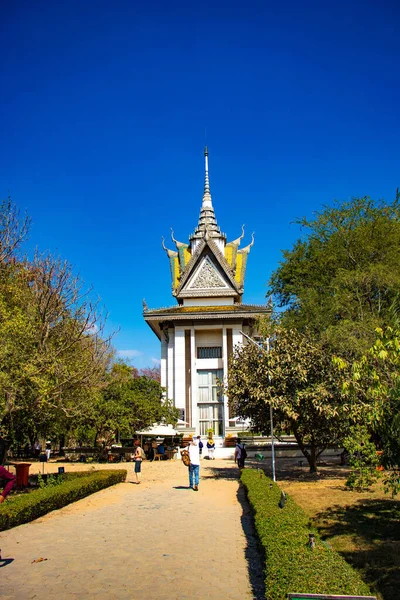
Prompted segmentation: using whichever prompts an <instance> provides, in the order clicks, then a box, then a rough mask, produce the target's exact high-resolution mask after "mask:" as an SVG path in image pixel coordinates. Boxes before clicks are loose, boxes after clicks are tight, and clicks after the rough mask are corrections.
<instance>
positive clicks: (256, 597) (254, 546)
mask: <svg viewBox="0 0 400 600" xmlns="http://www.w3.org/2000/svg"><path fill="white" fill-rule="evenodd" d="M210 472H211V475H210V474H209V473H210ZM207 477H208V478H211V479H227V480H229V481H237V480H238V479H239V477H240V471H239V469H237V468H232V467H230V468H229V467H212V468H210V469H207ZM237 499H238V501H239V503H240V505H241V507H242V516H241V523H242V529H243V532H244V534H245V536H246V542H247V546H246V550H245V557H246V562H247V571H248V574H249V580H250V585H251V588H252V594H253V595H252V597H253V600H265V583H264V568H265V558H264V552H263V549H262V546H261V544H260V543H259V541H258V536H257V533H256V529H255V526H254V518H253V513H252V511H251V508H250V504H249V502H248V500H247V497H246V492H245V488H244V487H243V486H242V485H241V484H240V486H239V489H238V492H237Z"/></svg>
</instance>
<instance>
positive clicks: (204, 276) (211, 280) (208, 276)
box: [186, 256, 230, 290]
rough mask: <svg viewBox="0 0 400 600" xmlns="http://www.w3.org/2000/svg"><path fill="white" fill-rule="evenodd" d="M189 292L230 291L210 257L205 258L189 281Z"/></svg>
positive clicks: (187, 287)
mask: <svg viewBox="0 0 400 600" xmlns="http://www.w3.org/2000/svg"><path fill="white" fill-rule="evenodd" d="M186 289H187V290H210V289H211V290H215V289H224V290H228V289H230V286H228V284H227V282H226V281H225V280H224V279H223V278H222V276H221V275H220V273H219V272H218V271H217V268H216V267H215V265H214V264H213V263H212V261H211V259H210V257H209V256H206V257H204V259H203V260H202V261H201V263H200V265H199V266H198V268H197V269H196V271H195V273H194V274H193V276H192V277H191V278H190V279H189V282H188V284H187V286H186Z"/></svg>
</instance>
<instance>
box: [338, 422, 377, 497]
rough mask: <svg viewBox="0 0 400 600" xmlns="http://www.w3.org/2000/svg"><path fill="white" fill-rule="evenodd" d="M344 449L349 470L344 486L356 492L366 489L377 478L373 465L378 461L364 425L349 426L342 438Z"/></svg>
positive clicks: (374, 447)
mask: <svg viewBox="0 0 400 600" xmlns="http://www.w3.org/2000/svg"><path fill="white" fill-rule="evenodd" d="M343 446H344V449H345V450H346V451H347V453H348V455H349V465H350V467H351V472H350V475H349V477H348V478H347V481H346V487H348V488H349V489H351V490H356V491H357V492H362V491H364V490H368V489H369V488H370V487H371V485H372V484H373V483H374V481H375V480H376V479H377V471H376V469H375V467H376V466H377V465H378V463H379V459H378V455H377V453H376V446H375V444H374V443H373V441H372V440H371V434H370V432H369V430H368V428H367V427H366V426H365V425H356V426H355V427H353V428H351V430H350V432H349V435H347V436H346V437H345V438H344V440H343Z"/></svg>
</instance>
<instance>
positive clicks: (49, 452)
mask: <svg viewBox="0 0 400 600" xmlns="http://www.w3.org/2000/svg"><path fill="white" fill-rule="evenodd" d="M50 454H51V441H50V440H47V442H46V461H47V462H49V460H50Z"/></svg>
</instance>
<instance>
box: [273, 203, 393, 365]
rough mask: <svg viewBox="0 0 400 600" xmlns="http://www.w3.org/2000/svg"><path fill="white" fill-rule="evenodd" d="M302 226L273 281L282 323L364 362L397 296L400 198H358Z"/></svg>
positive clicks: (300, 222) (319, 213)
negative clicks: (282, 310) (363, 355)
mask: <svg viewBox="0 0 400 600" xmlns="http://www.w3.org/2000/svg"><path fill="white" fill-rule="evenodd" d="M297 223H298V224H300V225H301V226H302V228H304V230H305V231H306V235H305V236H304V238H302V239H300V240H298V241H297V242H296V244H295V245H294V247H293V248H292V249H291V250H286V251H284V252H283V260H282V262H281V264H280V266H279V268H278V269H277V270H276V271H275V272H274V273H273V275H272V277H271V279H270V282H269V283H270V290H269V293H272V294H274V297H275V299H276V300H277V302H278V304H279V306H281V307H283V308H285V313H284V315H283V317H282V322H283V324H285V325H286V326H288V327H295V328H297V329H301V330H302V329H304V328H305V327H308V328H310V329H311V330H312V331H313V332H314V333H315V334H316V335H318V336H320V337H322V338H323V339H325V340H327V341H328V342H329V343H330V344H331V345H332V346H333V347H334V348H335V349H336V351H337V352H340V353H341V354H346V355H347V354H350V355H354V354H356V355H360V354H361V353H362V352H363V351H364V350H366V348H368V346H369V345H370V344H371V343H372V342H373V331H374V329H375V327H378V326H381V325H382V324H383V323H385V321H386V319H387V315H388V312H389V309H390V306H391V303H392V301H393V298H394V297H395V296H396V294H397V291H398V290H399V289H400V197H397V198H396V200H395V201H393V202H392V203H385V202H383V201H382V202H374V201H373V200H371V199H370V198H353V199H352V200H351V201H349V202H343V203H336V204H335V205H334V206H332V207H325V208H324V209H323V210H322V211H321V212H317V213H316V216H315V218H314V219H313V220H310V221H309V220H307V219H306V218H302V219H299V220H297Z"/></svg>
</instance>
